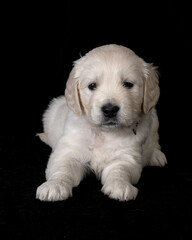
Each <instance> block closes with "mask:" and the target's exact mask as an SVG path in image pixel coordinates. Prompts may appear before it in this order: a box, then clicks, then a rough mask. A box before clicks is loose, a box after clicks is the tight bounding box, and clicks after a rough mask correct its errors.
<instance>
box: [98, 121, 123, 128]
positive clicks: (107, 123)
mask: <svg viewBox="0 0 192 240" xmlns="http://www.w3.org/2000/svg"><path fill="white" fill-rule="evenodd" d="M101 125H102V126H103V127H107V128H115V127H118V126H119V122H118V121H117V120H108V121H105V122H103V123H102V124H101Z"/></svg>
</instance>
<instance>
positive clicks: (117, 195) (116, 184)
mask: <svg viewBox="0 0 192 240" xmlns="http://www.w3.org/2000/svg"><path fill="white" fill-rule="evenodd" d="M102 192H103V193H104V194H106V195H108V196H109V197H110V198H113V199H117V200H119V201H128V200H133V199H135V198H136V196H137V193H138V189H137V188H136V187H134V186H133V185H131V184H130V183H127V182H122V181H118V180H114V181H111V182H108V183H105V184H104V186H103V188H102Z"/></svg>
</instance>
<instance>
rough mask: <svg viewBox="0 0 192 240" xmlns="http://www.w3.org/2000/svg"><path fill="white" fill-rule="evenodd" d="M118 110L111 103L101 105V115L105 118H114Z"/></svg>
mask: <svg viewBox="0 0 192 240" xmlns="http://www.w3.org/2000/svg"><path fill="white" fill-rule="evenodd" d="M119 109H120V108H119V106H117V105H114V104H111V103H107V104H105V105H103V106H102V108H101V110H102V113H103V115H104V117H106V118H115V117H116V116H117V113H118V111H119Z"/></svg>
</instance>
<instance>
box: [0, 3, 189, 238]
mask: <svg viewBox="0 0 192 240" xmlns="http://www.w3.org/2000/svg"><path fill="white" fill-rule="evenodd" d="M187 2H188V4H187ZM190 8H191V7H190V4H189V1H182V2H179V1H174V0H169V1H117V2H112V1H89V2H85V1H76V2H75V1H65V2H64V3H63V4H62V5H57V6H56V5H54V6H53V4H52V3H45V4H44V5H40V4H37V3H36V4H35V3H31V4H29V3H28V4H23V3H22V4H20V5H18V3H12V4H11V3H10V4H7V5H3V6H2V28H1V41H2V44H1V50H2V62H1V68H2V71H1V73H2V74H1V96H0V97H1V109H0V114H1V115H0V118H1V119H0V120H1V124H0V139H1V140H0V141H1V142H0V144H1V145H0V154H1V159H0V161H1V168H0V170H1V178H2V179H1V182H2V186H1V190H2V195H1V200H2V204H1V216H2V220H1V226H2V227H3V228H5V226H8V227H10V232H8V233H7V234H8V236H7V238H5V239H8V238H9V237H10V238H11V237H12V239H15V237H16V236H18V237H25V238H26V239H30V237H31V238H32V235H35V238H34V239H93V236H96V237H97V239H104V237H106V238H110V239H129V236H130V237H131V239H140V238H142V237H152V238H153V237H154V236H155V238H153V239H158V237H159V239H162V238H163V239H166V237H167V239H185V238H186V239H187V237H186V236H187V234H188V233H189V232H190V226H191V217H192V214H191V200H192V190H191V187H192V186H191V181H192V176H191V172H192V171H191V168H190V162H191V155H190V154H191V153H190V152H191V150H190V147H191V139H190V134H191V133H190V132H191V116H190V115H191V114H190V112H191V91H190V85H191V63H192V62H191V54H192V41H191V40H192V39H191V10H190ZM110 43H116V44H121V45H124V46H126V47H129V48H131V49H132V50H133V51H134V52H135V53H136V54H138V55H139V56H140V57H142V58H143V59H144V60H145V61H147V62H152V63H154V65H155V66H158V67H159V73H160V80H159V82H160V88H161V96H160V100H159V102H158V104H157V111H158V116H159V120H160V129H159V133H160V143H161V145H162V150H163V151H164V152H165V154H166V156H167V158H168V163H169V164H168V166H167V167H166V168H164V169H157V168H150V169H149V168H146V169H145V170H144V172H143V175H142V178H141V181H140V182H139V185H138V187H139V190H140V194H139V195H138V199H137V200H136V201H134V202H133V201H131V202H128V203H119V202H116V201H113V200H109V199H108V198H107V197H105V196H103V194H102V193H101V192H100V188H101V185H100V182H97V181H96V180H95V178H94V177H89V178H87V179H86V180H84V181H83V183H82V184H81V185H80V186H79V188H77V189H75V190H74V197H73V198H72V199H69V200H67V201H65V202H60V203H41V202H39V201H38V200H35V189H36V187H37V186H38V185H39V184H40V183H42V182H43V181H44V170H45V167H46V162H47V159H48V156H49V154H50V149H49V148H48V147H47V146H45V145H43V143H41V142H40V141H39V140H38V139H37V138H36V137H35V134H36V133H37V132H40V131H42V124H41V116H42V113H43V111H44V110H45V108H46V107H47V105H48V103H49V101H50V100H51V99H52V98H53V97H57V96H59V95H61V94H63V93H64V88H65V84H66V80H67V77H68V74H69V72H70V71H71V69H72V62H73V61H75V60H76V59H78V58H79V57H80V55H84V54H85V53H86V52H88V51H89V50H91V49H93V48H94V47H97V46H100V45H104V44H110Z"/></svg>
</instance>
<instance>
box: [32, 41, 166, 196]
mask: <svg viewBox="0 0 192 240" xmlns="http://www.w3.org/2000/svg"><path fill="white" fill-rule="evenodd" d="M158 98H159V86H158V74H157V72H156V68H155V67H153V66H152V65H151V64H148V63H146V62H145V61H144V60H143V59H141V58H139V57H138V56H137V55H136V54H135V53H134V52H133V51H131V50H130V49H128V48H126V47H123V46H119V45H114V44H111V45H105V46H101V47H98V48H95V49H93V50H92V51H90V52H89V53H87V54H86V55H85V56H83V57H81V58H80V59H79V60H77V61H75V62H74V67H73V69H72V71H71V73H70V75H69V79H68V81H67V86H66V90H65V97H64V96H61V97H58V98H56V99H53V100H52V102H51V103H50V105H49V107H48V109H47V110H46V111H45V113H44V116H43V124H44V133H41V134H39V136H40V138H41V140H43V141H44V142H45V143H47V144H48V145H49V146H50V147H51V148H52V154H51V156H50V159H49V161H48V165H47V169H46V180H47V181H46V182H45V183H43V184H42V185H40V186H39V187H38V189H37V193H36V197H37V198H38V199H40V200H42V201H58V200H64V199H67V198H68V197H70V196H72V188H73V187H76V186H78V184H79V183H80V181H81V180H82V179H83V177H84V176H85V174H86V173H87V172H88V171H89V170H91V171H93V172H95V174H96V176H97V177H98V178H99V179H101V182H102V185H103V187H102V191H103V193H104V194H106V195H108V196H109V197H110V198H113V199H118V200H120V201H127V200H131V199H135V198H136V196H137V192H138V189H137V188H136V187H135V186H134V185H135V184H136V183H137V182H138V180H139V178H140V176H141V171H142V168H143V167H144V166H146V165H151V166H164V165H165V164H166V157H165V155H164V154H163V153H162V152H161V150H160V145H159V143H158V138H159V137H158V118H157V114H156V110H155V108H154V106H155V104H156V103H157V101H158Z"/></svg>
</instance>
